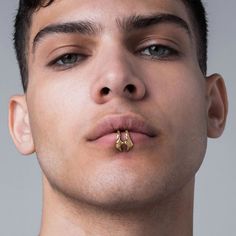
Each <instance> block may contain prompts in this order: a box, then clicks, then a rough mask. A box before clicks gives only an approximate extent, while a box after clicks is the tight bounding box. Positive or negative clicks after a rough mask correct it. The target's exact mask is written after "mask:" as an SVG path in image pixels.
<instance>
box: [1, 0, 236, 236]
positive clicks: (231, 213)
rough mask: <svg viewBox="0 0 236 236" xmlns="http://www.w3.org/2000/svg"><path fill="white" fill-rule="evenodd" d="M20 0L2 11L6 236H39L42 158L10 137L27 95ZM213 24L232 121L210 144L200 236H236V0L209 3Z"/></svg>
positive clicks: (216, 65)
mask: <svg viewBox="0 0 236 236" xmlns="http://www.w3.org/2000/svg"><path fill="white" fill-rule="evenodd" d="M17 3H18V1H17V0H10V1H4V2H3V1H2V4H1V8H0V42H1V43H0V71H1V77H0V107H1V108H0V121H1V122H0V140H1V148H0V160H1V162H0V235H1V236H36V235H37V233H38V230H39V226H40V218H41V208H42V200H41V195H42V191H41V176H40V169H39V167H38V164H37V161H36V158H35V156H34V155H32V156H29V157H23V156H21V155H20V154H19V153H18V152H17V150H16V148H15V147H14V145H13V143H12V141H11V138H10V136H9V134H8V127H7V109H8V100H9V97H10V96H11V95H13V94H17V93H22V89H21V85H20V77H19V71H18V67H17V64H16V59H15V55H14V50H13V46H12V41H11V40H12V31H13V19H14V15H15V12H16V9H17ZM205 5H206V9H207V11H208V18H209V24H210V28H209V29H210V33H209V36H210V37H209V42H210V44H209V63H208V67H209V70H208V73H209V74H210V73H213V72H219V73H221V74H222V75H223V76H224V78H225V81H226V86H227V89H228V95H229V105H230V110H229V116H228V123H227V127H226V130H225V133H224V135H223V136H222V137H221V138H220V139H218V140H209V144H208V151H207V155H206V158H205V161H204V163H203V165H202V167H201V170H200V171H199V172H198V175H197V182H196V195H195V213H194V235H195V236H211V235H212V236H225V235H227V236H235V235H236V230H235V226H236V202H235V201H236V183H235V180H236V155H235V154H236V152H235V147H236V142H235V139H236V123H235V121H236V104H235V103H236V95H235V91H236V78H235V69H236V62H235V61H236V40H235V37H236V26H235V25H236V13H235V11H236V1H235V0H227V1H223V0H208V1H206V0H205Z"/></svg>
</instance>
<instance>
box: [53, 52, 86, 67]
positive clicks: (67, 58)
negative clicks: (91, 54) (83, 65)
mask: <svg viewBox="0 0 236 236" xmlns="http://www.w3.org/2000/svg"><path fill="white" fill-rule="evenodd" d="M81 58H82V56H81V55H79V54H73V53H72V54H66V55H63V56H62V57H60V58H58V59H56V60H55V62H54V64H55V65H59V66H72V65H73V64H75V63H77V62H78V61H79V60H80V59H81Z"/></svg>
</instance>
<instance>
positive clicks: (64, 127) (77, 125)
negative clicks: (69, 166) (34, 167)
mask: <svg viewBox="0 0 236 236" xmlns="http://www.w3.org/2000/svg"><path fill="white" fill-rule="evenodd" d="M34 88H37V89H31V90H30V91H29V94H28V101H29V113H30V121H31V127H32V133H33V138H34V142H35V147H36V152H37V154H38V156H40V157H41V156H50V153H51V155H53V153H55V154H56V153H58V152H60V153H63V152H64V151H65V150H63V148H64V147H68V145H70V144H71V143H72V142H73V141H75V142H77V138H78V136H79V134H80V132H79V131H80V129H82V128H83V125H84V124H83V120H84V119H83V114H85V110H86V108H87V101H88V99H87V97H86V96H87V95H86V94H88V93H87V92H86V87H85V86H82V85H81V83H80V82H79V81H78V82H76V81H73V82H72V81H71V82H70V80H67V81H66V78H63V79H62V78H58V80H57V82H56V83H55V78H54V81H44V83H38V84H37V85H36V84H35V85H34ZM81 88H84V89H83V90H82V89H81ZM87 113H88V112H87V111H86V114H87ZM75 129H76V130H75ZM75 133H76V134H77V135H76V136H75V135H74V134H75ZM49 152H50V153H49Z"/></svg>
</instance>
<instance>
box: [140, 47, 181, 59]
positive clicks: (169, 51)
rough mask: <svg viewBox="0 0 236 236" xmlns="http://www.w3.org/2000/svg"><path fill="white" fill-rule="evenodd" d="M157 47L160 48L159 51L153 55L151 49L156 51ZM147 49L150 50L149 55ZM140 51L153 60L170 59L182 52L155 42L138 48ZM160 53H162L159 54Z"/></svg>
mask: <svg viewBox="0 0 236 236" xmlns="http://www.w3.org/2000/svg"><path fill="white" fill-rule="evenodd" d="M155 49H159V51H157V54H156V55H151V52H150V50H153V51H154V50H155ZM147 50H149V51H148V52H149V54H150V55H147ZM160 50H162V53H160ZM145 51H146V52H145ZM138 53H139V54H141V55H142V56H144V57H147V58H149V57H151V59H153V60H169V59H171V58H174V57H177V56H179V55H180V53H179V52H178V51H177V50H176V49H174V48H172V47H169V46H166V45H162V44H153V45H150V46H147V47H144V48H141V49H139V50H138ZM158 53H160V54H159V55H158Z"/></svg>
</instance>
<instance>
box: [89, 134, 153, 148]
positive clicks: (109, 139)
mask: <svg viewBox="0 0 236 236" xmlns="http://www.w3.org/2000/svg"><path fill="white" fill-rule="evenodd" d="M129 135H130V138H131V140H132V142H133V143H134V145H135V144H145V143H147V142H150V140H151V139H152V137H150V136H148V135H145V134H142V133H135V132H129ZM116 137H117V134H116V133H111V134H107V135H104V136H102V137H100V138H98V139H96V140H94V141H92V142H93V143H95V144H97V145H100V146H103V147H111V146H115V142H116ZM122 140H123V141H124V139H122Z"/></svg>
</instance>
